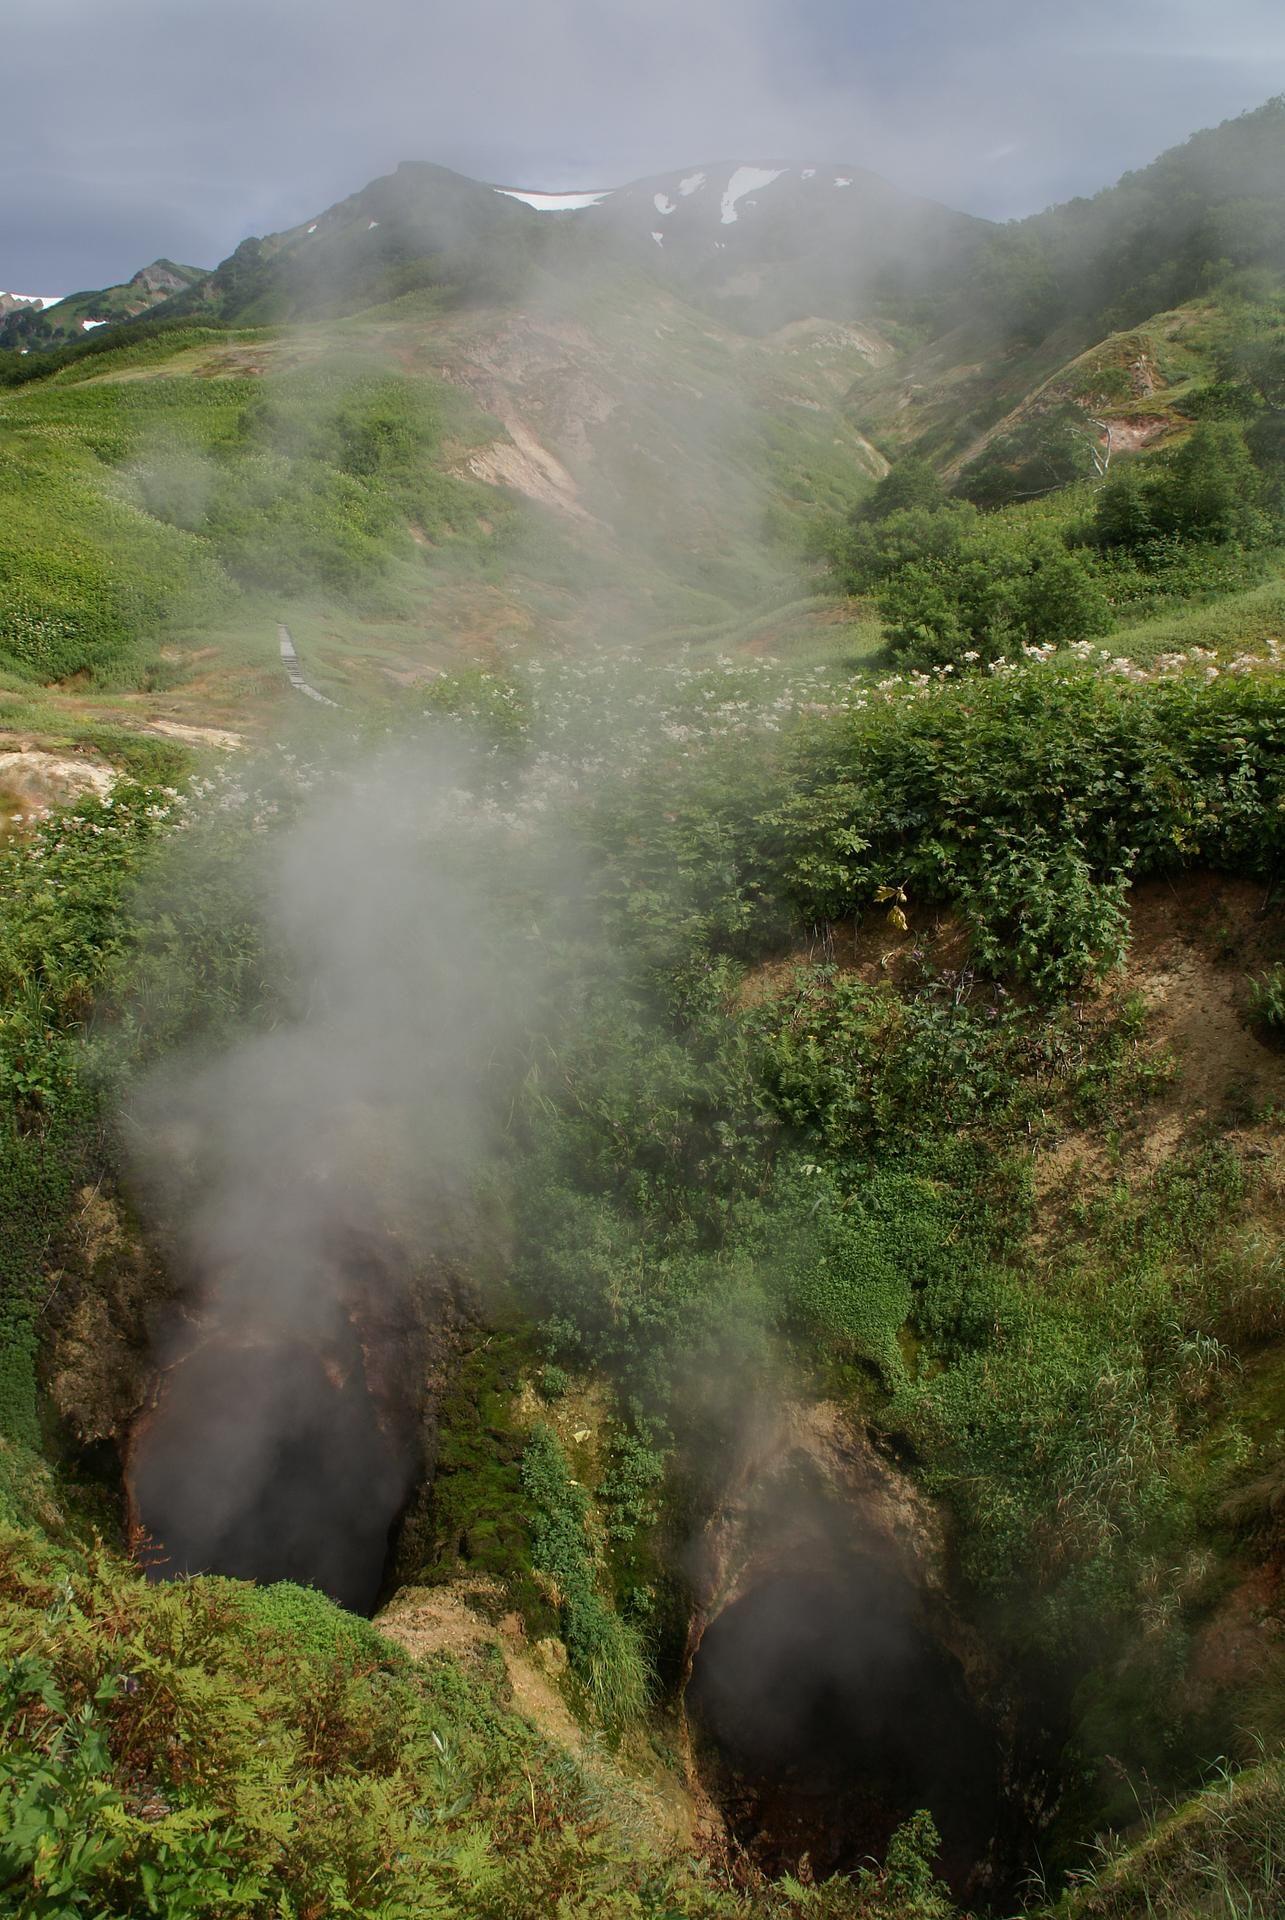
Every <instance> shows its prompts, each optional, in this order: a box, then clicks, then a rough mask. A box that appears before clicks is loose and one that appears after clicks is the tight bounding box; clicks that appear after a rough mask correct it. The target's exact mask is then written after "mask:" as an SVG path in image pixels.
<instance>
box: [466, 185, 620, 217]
mask: <svg viewBox="0 0 1285 1920" xmlns="http://www.w3.org/2000/svg"><path fill="white" fill-rule="evenodd" d="M492 191H493V192H495V193H502V194H503V195H504V197H505V199H506V200H521V201H522V202H523V204H524V205H525V206H528V207H534V208H535V210H536V212H537V213H571V212H573V211H574V210H575V208H577V207H596V206H597V204H598V202H599V201H600V200H605V199H607V197H608V196H609V195H610V193H611V192H612V188H610V187H604V188H603V190H602V192H601V193H528V192H527V191H526V189H525V188H524V187H495V188H493V189H492Z"/></svg>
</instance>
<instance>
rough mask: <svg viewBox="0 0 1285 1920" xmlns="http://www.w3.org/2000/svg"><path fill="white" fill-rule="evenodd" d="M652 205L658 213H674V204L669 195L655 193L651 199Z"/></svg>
mask: <svg viewBox="0 0 1285 1920" xmlns="http://www.w3.org/2000/svg"><path fill="white" fill-rule="evenodd" d="M651 204H652V205H653V207H655V209H656V211H657V213H672V212H673V211H674V202H673V201H672V200H671V199H670V197H669V195H668V194H667V193H654V194H653V195H652V197H651Z"/></svg>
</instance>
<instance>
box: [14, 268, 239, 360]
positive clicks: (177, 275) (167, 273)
mask: <svg viewBox="0 0 1285 1920" xmlns="http://www.w3.org/2000/svg"><path fill="white" fill-rule="evenodd" d="M204 278H205V270H204V268H202V267H184V266H179V265H178V264H177V263H176V262H175V261H173V260H153V261H152V263H151V265H150V266H147V267H140V268H139V270H138V272H137V273H136V274H134V276H133V277H132V279H129V280H127V281H125V282H124V283H123V284H122V285H121V286H117V287H101V288H99V289H97V290H96V291H91V292H85V293H68V294H63V295H62V296H61V297H60V298H58V299H56V300H49V299H44V300H40V299H36V300H34V301H28V300H24V299H22V297H21V296H16V295H12V294H0V349H3V348H8V349H9V350H10V351H14V352H18V353H29V352H31V351H33V350H34V349H39V348H49V347H66V346H69V345H71V344H73V343H74V342H76V341H78V340H81V339H83V337H84V336H85V334H87V333H92V332H94V330H95V329H96V328H98V327H105V326H110V325H112V324H113V323H115V322H120V321H128V320H138V319H141V318H142V317H143V316H144V315H146V314H148V313H150V312H152V310H153V309H154V308H157V307H160V306H163V305H164V304H165V303H166V302H167V301H170V300H172V299H173V297H174V296H175V294H178V293H182V292H183V291H184V290H185V289H186V288H188V287H191V286H195V285H197V284H198V283H199V282H200V281H202V280H203V279H204Z"/></svg>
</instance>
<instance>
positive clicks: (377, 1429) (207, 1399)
mask: <svg viewBox="0 0 1285 1920" xmlns="http://www.w3.org/2000/svg"><path fill="white" fill-rule="evenodd" d="M361 1280H362V1281H363V1282H364V1286H361V1285H358V1284H356V1283H354V1286H353V1288H352V1289H351V1297H350V1298H349V1300H348V1302H347V1305H346V1307H342V1306H340V1305H339V1304H338V1303H337V1304H336V1307H335V1311H334V1312H333V1313H332V1314H331V1315H329V1316H327V1320H326V1323H325V1325H324V1328H323V1329H320V1330H317V1329H314V1330H313V1332H312V1333H310V1334H308V1335H307V1336H306V1337H305V1336H301V1335H300V1334H299V1333H298V1332H295V1331H293V1330H292V1329H290V1328H288V1327H285V1326H282V1325H280V1324H277V1323H274V1321H273V1319H272V1317H271V1316H270V1315H267V1314H264V1315H263V1316H262V1317H261V1318H260V1319H259V1320H258V1323H257V1324H256V1320H255V1316H254V1315H253V1313H250V1314H248V1315H247V1314H245V1313H244V1312H243V1313H242V1314H241V1315H240V1317H239V1324H237V1325H232V1324H229V1322H230V1318H231V1316H230V1315H227V1314H223V1315H219V1314H218V1313H217V1312H216V1313H214V1314H208V1315H207V1316H205V1317H204V1318H203V1319H202V1320H199V1321H193V1320H191V1319H184V1320H182V1321H180V1322H178V1323H177V1324H176V1325H175V1326H174V1327H173V1328H172V1329H171V1331H170V1335H169V1339H168V1341H167V1343H166V1346H165V1351H166V1352H167V1353H168V1361H167V1363H166V1364H164V1365H162V1367H161V1368H160V1370H159V1372H158V1373H157V1375H156V1378H155V1382H154V1386H153V1390H152V1392H151V1395H150V1396H149V1403H148V1405H147V1407H146V1408H145V1410H144V1412H143V1413H142V1414H141V1415H140V1416H139V1418H138V1419H137V1421H136V1422H135V1424H134V1428H133V1432H132V1434H131V1437H130V1444H129V1451H128V1457H127V1463H126V1473H125V1481H126V1494H127V1503H128V1510H129V1519H130V1524H131V1533H132V1534H133V1536H134V1537H135V1539H136V1540H137V1541H138V1547H137V1552H138V1557H139V1558H140V1559H141V1560H142V1561H143V1563H144V1565H145V1567H146V1570H147V1575H148V1578H149V1579H152V1580H169V1579H177V1578H181V1577H182V1576H183V1575H184V1574H189V1573H219V1574H226V1575H228V1576H229V1577H231V1578H234V1579H243V1580H255V1581H258V1582H260V1583H267V1582H270V1581H274V1580H293V1581H295V1582H297V1583H298V1584H299V1585H300V1586H313V1587H318V1588H320V1590H321V1591H322V1592H323V1593H327V1594H329V1595H330V1597H331V1599H333V1600H336V1601H338V1602H339V1604H340V1605H341V1606H344V1607H348V1608H350V1609H351V1610H352V1611H354V1612H357V1613H370V1612H373V1610H374V1608H375V1606H376V1605H377V1603H378V1600H379V1597H380V1593H381V1589H382V1586H383V1580H384V1573H385V1568H386V1565H387V1562H388V1556H389V1550H390V1541H391V1537H392V1534H393V1532H394V1530H395V1528H396V1525H397V1521H398V1519H399V1517H400V1515H401V1512H402V1509H403V1507H404V1505H405V1502H406V1500H407V1498H408V1496H409V1494H410V1491H411V1488H412V1485H413V1483H414V1479H415V1474H416V1470H417V1467H418V1456H419V1449H418V1445H417V1440H418V1422H419V1413H420V1409H419V1406H418V1402H417V1396H416V1393H415V1382H414V1370H413V1369H412V1367H411V1366H409V1365H408V1362H409V1361H411V1360H412V1359H413V1358H414V1356H415V1354H416V1351H417V1342H416V1341H415V1339H414V1337H413V1329H411V1328H409V1327H408V1326H407V1325H406V1324H405V1317H404V1316H400V1315H398V1314H396V1313H393V1314H391V1315H390V1314H389V1312H388V1306H389V1303H390V1302H391V1301H395V1300H396V1299H397V1298H398V1292H397V1290H395V1289H391V1288H390V1285H389V1282H388V1275H387V1272H386V1271H382V1272H380V1273H379V1274H377V1275H376V1276H374V1277H373V1279H372V1275H371V1274H370V1273H368V1272H367V1273H364V1274H362V1275H361Z"/></svg>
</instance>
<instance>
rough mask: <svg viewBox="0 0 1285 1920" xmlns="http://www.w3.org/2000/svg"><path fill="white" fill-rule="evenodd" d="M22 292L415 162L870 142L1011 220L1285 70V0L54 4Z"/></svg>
mask: <svg viewBox="0 0 1285 1920" xmlns="http://www.w3.org/2000/svg"><path fill="white" fill-rule="evenodd" d="M4 11H5V13H6V15H7V16H8V17H6V19H5V21H4V31H3V55H2V56H0V164H2V167H3V176H2V177H3V192H2V193H0V287H3V288H7V289H8V290H10V291H15V290H16V291H18V292H23V293H33V292H34V293H47V294H52V293H63V292H69V291H72V290H73V289H78V288H83V287H95V286H102V285H106V284H109V283H111V282H113V281H117V280H120V279H123V278H126V277H127V276H128V275H129V274H130V273H131V272H132V271H133V270H134V269H135V268H137V267H139V266H141V265H144V264H145V263H146V262H147V261H149V260H152V259H154V258H156V257H157V256H158V255H169V256H170V257H172V258H176V259H180V260H187V261H192V262H194V263H196V264H198V265H202V266H209V265H213V264H214V263H215V262H216V261H218V260H220V259H222V258H223V257H225V256H226V255H227V254H228V253H230V252H231V250H232V248H233V247H234V246H235V245H236V243H237V241H238V240H241V239H243V238H244V237H245V236H246V235H247V234H249V233H265V232H270V231H272V230H273V229H275V228H279V227H283V226H289V225H293V224H294V223H295V222H297V221H299V220H301V219H303V218H304V217H305V216H306V215H308V214H311V213H315V212H318V211H320V210H321V209H322V208H324V207H326V206H328V205H330V204H331V203H332V202H333V201H335V200H337V199H341V198H342V197H343V196H344V195H345V194H348V193H352V192H355V191H356V189H357V188H358V187H361V186H363V185H365V183H366V182H367V181H368V180H369V179H371V178H373V177H374V176H375V175H376V174H379V173H386V172H388V171H390V170H391V169H392V168H393V167H394V166H395V165H396V164H397V162H398V161H399V160H435V161H439V162H441V163H442V164H443V165H446V166H450V167H455V168H457V169H458V170H459V171H461V172H463V173H470V174H473V175H475V176H477V177H479V178H482V179H489V180H493V181H498V182H501V183H503V184H506V185H513V186H537V187H570V186H606V185H611V184H614V183H616V182H619V181H622V180H626V179H631V178H635V177H637V176H638V175H640V174H648V173H655V172H660V171H663V170H666V169H669V168H672V167H676V166H691V165H695V164H697V163H698V162H701V161H709V160H719V159H729V160H746V161H755V160H769V159H778V160H779V159H782V158H792V157H797V158H799V159H801V160H808V159H820V160H823V161H824V160H836V161H850V162H854V163H856V164H858V165H864V166H869V167H873V168H874V169H875V170H876V171H877V172H880V173H883V174H886V175H887V176H888V177H889V178H890V179H892V180H894V181H896V182H897V183H898V184H899V185H901V186H904V187H908V188H911V189H914V190H916V191H918V192H921V193H925V194H930V195H933V196H935V197H936V198H938V199H941V200H945V201H947V202H949V203H950V204H952V205H954V206H957V207H962V208H965V209H967V210H968V211H970V212H973V213H982V214H987V215H990V216H992V217H995V218H1009V217H1012V216H1016V215H1020V214H1024V213H1029V212H1033V211H1035V210H1036V209H1038V208H1040V207H1043V206H1047V205H1049V204H1050V203H1051V202H1053V201H1056V200H1062V199H1066V198H1068V197H1069V196H1070V195H1072V194H1076V193H1092V192H1094V191H1096V190H1097V189H1098V188H1099V187H1101V186H1105V185H1108V184H1110V182H1111V181H1113V180H1114V179H1115V178H1116V177H1117V176H1118V175H1119V174H1120V173H1121V172H1123V171H1124V170H1125V169H1126V168H1129V167H1135V166H1140V165H1143V164H1145V162H1146V161H1147V160H1149V159H1151V158H1153V157H1154V155H1155V154H1156V153H1157V152H1159V151H1161V150H1162V149H1163V148H1164V147H1166V146H1172V145H1173V144H1174V143H1175V142H1176V141H1179V140H1181V139H1183V138H1185V136H1186V135H1187V134H1188V133H1191V132H1193V131H1195V130H1196V129H1197V128H1199V127H1202V126H1209V125H1212V124H1214V123H1216V122H1217V121H1219V120H1224V119H1226V118H1227V117H1228V116H1229V115H1231V114H1234V113H1238V112H1240V111H1242V110H1243V109H1244V108H1246V107H1252V106H1257V105H1259V104H1261V102H1262V101H1263V100H1265V99H1266V98H1268V97H1269V96H1270V95H1272V94H1274V93H1280V92H1283V91H1285V6H1282V5H1281V4H1280V0H1217V4H1215V0H890V3H889V4H888V5H873V4H870V3H869V0H685V3H682V4H680V0H523V3H522V4H518V0H32V4H29V5H23V6H21V7H19V6H18V5H17V4H14V5H12V6H11V7H6V8H5V9H4Z"/></svg>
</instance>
